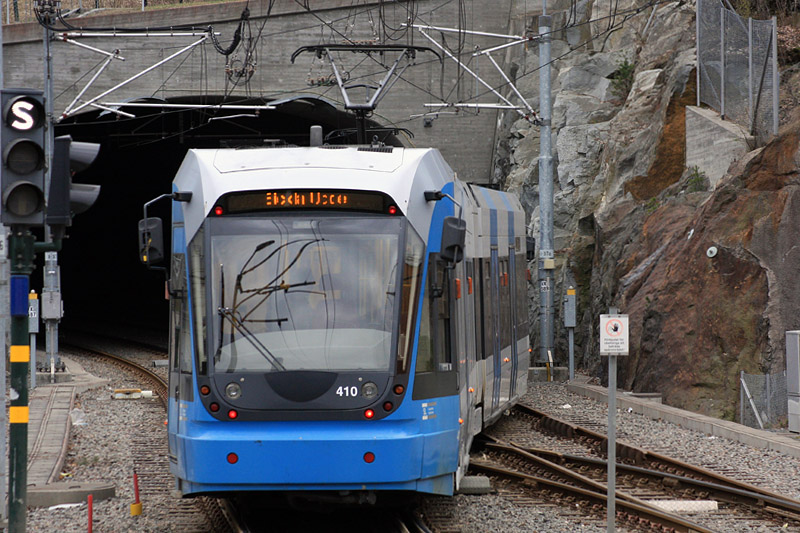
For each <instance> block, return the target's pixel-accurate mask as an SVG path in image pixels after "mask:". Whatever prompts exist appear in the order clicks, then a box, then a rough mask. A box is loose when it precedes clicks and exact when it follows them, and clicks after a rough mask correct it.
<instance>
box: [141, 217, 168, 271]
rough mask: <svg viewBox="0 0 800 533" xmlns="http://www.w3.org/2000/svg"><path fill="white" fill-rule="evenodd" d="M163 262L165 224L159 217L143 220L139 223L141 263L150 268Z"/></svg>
mask: <svg viewBox="0 0 800 533" xmlns="http://www.w3.org/2000/svg"><path fill="white" fill-rule="evenodd" d="M163 260H164V229H163V222H161V219H160V218H157V217H149V218H143V219H142V220H140V221H139V261H141V262H142V263H143V264H145V265H147V266H148V267H149V266H150V265H156V264H158V263H160V262H161V261H163Z"/></svg>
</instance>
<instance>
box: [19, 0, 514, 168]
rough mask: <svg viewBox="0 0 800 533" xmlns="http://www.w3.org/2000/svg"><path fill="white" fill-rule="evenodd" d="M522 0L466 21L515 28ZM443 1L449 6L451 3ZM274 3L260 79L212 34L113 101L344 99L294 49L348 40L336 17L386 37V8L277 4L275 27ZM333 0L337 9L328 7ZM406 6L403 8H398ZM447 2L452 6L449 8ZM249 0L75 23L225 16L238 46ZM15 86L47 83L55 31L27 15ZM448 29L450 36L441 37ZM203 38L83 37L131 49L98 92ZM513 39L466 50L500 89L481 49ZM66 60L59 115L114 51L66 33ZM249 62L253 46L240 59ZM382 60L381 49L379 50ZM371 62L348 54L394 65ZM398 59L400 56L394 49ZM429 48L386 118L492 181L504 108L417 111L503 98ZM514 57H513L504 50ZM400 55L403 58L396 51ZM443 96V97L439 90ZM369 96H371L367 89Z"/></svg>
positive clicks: (397, 89) (430, 6) (484, 6)
mask: <svg viewBox="0 0 800 533" xmlns="http://www.w3.org/2000/svg"><path fill="white" fill-rule="evenodd" d="M512 1H513V0H499V1H496V2H473V3H470V4H469V6H470V7H471V10H470V12H469V14H468V15H467V19H466V25H467V27H468V28H469V29H474V30H477V31H484V32H500V33H504V32H506V31H507V29H508V26H509V19H510V17H511V16H512V12H511V5H512ZM442 4H445V5H443V6H442ZM266 5H267V2H258V3H255V4H252V3H251V4H250V25H249V28H250V32H251V34H250V35H251V36H252V37H256V36H257V34H258V33H259V30H260V29H261V26H262V24H263V25H264V26H263V31H262V35H261V38H260V40H259V41H258V45H257V46H256V47H255V52H256V54H257V57H256V60H257V62H256V69H255V73H254V75H253V76H252V78H251V79H250V82H249V84H247V85H244V84H240V85H239V86H238V87H234V86H232V85H231V84H230V83H228V80H227V77H226V74H225V67H226V65H225V58H224V56H222V55H220V54H219V53H217V52H216V51H215V49H214V47H213V46H212V45H211V43H205V44H203V45H200V46H199V47H197V48H196V49H195V50H194V51H193V52H191V53H189V54H184V55H182V56H180V57H178V58H176V59H174V60H172V61H171V62H169V63H167V64H165V65H163V66H161V67H158V68H156V69H155V70H153V71H152V72H150V73H149V74H147V75H146V76H144V77H142V78H140V79H139V80H137V81H135V82H134V83H132V84H131V85H128V86H126V87H123V88H122V89H120V90H118V91H116V92H114V93H112V94H111V95H109V96H108V97H106V98H103V99H102V101H105V102H119V101H122V100H124V99H127V98H134V97H141V96H156V97H174V96H181V95H189V94H204V93H206V94H223V93H226V92H229V93H230V94H231V95H234V96H239V95H241V96H246V95H253V96H263V97H269V98H276V97H277V98H280V97H282V96H289V95H297V94H321V95H324V96H325V97H327V98H329V99H331V100H334V101H337V102H341V100H342V98H341V96H340V94H339V91H338V89H337V88H336V87H335V86H334V87H330V86H328V87H312V86H309V84H308V83H307V80H308V79H309V78H316V77H321V76H327V75H328V74H330V72H331V71H330V68H329V66H328V64H327V62H325V61H323V60H321V59H318V58H316V57H314V55H313V54H302V55H300V56H299V57H298V58H297V60H296V62H295V63H294V64H292V63H291V62H290V56H291V54H292V52H294V51H295V50H296V49H297V48H299V47H301V46H306V45H315V44H320V43H325V42H337V43H338V42H344V37H342V35H341V34H339V33H337V31H333V30H331V29H330V28H329V27H325V26H323V25H322V24H321V21H332V27H333V28H335V29H336V30H338V32H343V33H346V34H347V38H349V39H353V40H369V39H373V38H374V37H375V35H376V32H378V34H380V32H381V28H380V25H379V24H378V16H377V12H376V11H373V13H372V17H369V16H368V15H367V14H366V11H365V10H366V8H368V7H373V8H374V7H375V6H376V5H377V2H373V3H372V4H359V5H354V4H353V2H351V1H350V0H328V1H327V2H314V3H313V5H314V6H316V7H317V10H316V11H314V12H313V13H308V12H306V11H304V10H303V8H302V7H301V6H300V5H298V3H295V2H277V3H276V6H275V8H274V11H273V13H272V15H271V17H270V18H269V20H267V21H266V24H264V20H265V19H264V15H265V14H266V13H265V12H264V11H265V10H266ZM320 5H324V6H326V8H328V9H324V10H321V9H319V7H318V6H320ZM416 5H417V7H418V11H417V16H418V18H417V22H418V23H423V24H433V25H441V26H450V27H456V26H457V25H458V2H451V3H443V2H441V1H440V0H435V1H424V0H423V1H418V2H416ZM398 6H400V7H398ZM398 6H394V7H392V8H391V9H390V8H386V11H387V17H389V18H390V19H391V20H390V22H391V24H392V25H394V26H399V24H400V23H401V22H402V21H404V20H405V17H406V16H407V14H406V11H405V8H403V7H402V6H403V4H399V5H398ZM440 6H441V7H440ZM244 7H245V2H226V3H222V4H212V5H207V6H196V7H187V8H180V9H160V10H149V11H146V12H133V13H129V14H116V15H102V14H101V15H96V16H88V17H84V18H79V19H74V20H72V19H70V20H72V24H74V25H86V26H90V27H95V28H98V27H100V28H114V27H117V28H118V27H139V28H140V27H151V28H152V27H159V26H168V25H179V24H196V25H197V26H198V27H199V28H205V27H207V26H208V25H209V24H213V27H214V30H215V31H218V32H221V35H220V36H219V40H220V43H221V44H222V46H223V47H226V46H227V45H228V44H229V43H230V41H231V39H232V36H233V33H234V30H235V28H236V26H237V24H238V20H239V17H240V15H241V12H242V10H243V8H244ZM3 32H4V36H3V37H4V43H3V44H4V47H3V51H4V55H5V85H6V87H42V86H43V71H44V62H43V57H42V56H43V53H42V51H43V45H42V36H43V33H44V31H43V29H42V27H40V26H39V25H38V24H16V25H11V26H5V27H4V29H3ZM396 37H398V38H400V40H398V41H397V42H398V43H405V42H406V37H405V36H404V35H401V34H399V33H398V34H396ZM436 38H437V39H438V38H439V35H438V34H437V35H436ZM446 38H447V42H448V44H449V45H450V46H451V47H455V46H456V42H457V35H456V34H449V35H447V37H446ZM197 39H198V38H197V37H164V36H150V37H125V36H120V37H113V38H110V37H91V38H90V37H84V38H80V39H79V41H80V42H82V43H85V44H88V45H90V46H93V47H96V48H100V49H102V50H114V49H119V50H120V54H121V55H122V56H123V57H124V58H125V61H113V62H112V65H111V66H110V67H109V68H108V69H107V70H106V71H105V72H104V73H103V74H101V75H100V77H99V78H98V80H97V82H95V84H94V86H93V88H92V89H90V90H89V91H88V92H87V93H86V96H87V97H88V96H94V95H97V94H100V93H101V92H103V91H105V90H107V89H109V88H111V87H113V86H115V85H116V84H118V83H120V82H122V81H123V80H125V79H127V78H128V77H130V76H133V75H134V74H136V73H137V72H140V71H141V70H143V69H145V68H147V67H148V66H150V65H152V64H153V63H155V62H157V61H159V60H161V59H163V58H165V57H167V56H169V55H170V54H172V53H173V52H175V51H177V50H179V49H180V48H182V47H184V46H186V45H188V44H190V43H191V42H193V41H195V40H197ZM500 42H502V41H497V40H491V39H483V40H480V41H479V40H478V38H474V37H467V38H466V42H465V47H464V50H465V51H466V52H467V54H465V56H464V61H465V62H467V61H471V66H472V67H473V68H475V67H477V69H478V70H479V71H480V74H481V75H482V76H483V75H485V76H486V77H487V80H488V81H489V83H490V84H491V85H493V86H496V85H499V84H500V83H501V82H502V80H501V78H500V77H499V75H497V74H494V73H492V72H491V71H492V68H493V67H492V66H491V64H490V63H489V62H488V61H487V60H485V59H482V60H480V61H477V64H476V60H471V57H470V54H469V52H470V51H471V50H472V49H473V48H474V47H475V46H476V45H482V46H484V47H486V46H490V45H495V44H499V43H500ZM413 44H415V45H425V46H428V45H429V43H428V42H427V41H426V40H425V39H424V38H423V37H422V36H421V35H420V34H419V33H416V32H415V34H414V35H413ZM52 55H53V61H54V85H55V100H54V103H55V106H54V110H55V113H56V115H60V114H61V112H63V110H64V109H65V108H66V106H67V105H68V104H69V103H70V102H71V101H72V100H73V98H74V97H75V96H76V95H77V94H78V93H79V91H80V90H81V89H82V88H83V86H84V85H85V83H86V82H87V81H88V80H89V79H90V78H91V76H92V74H93V72H94V69H95V68H96V66H97V65H98V64H99V63H100V62H101V61H102V60H103V56H102V55H100V54H97V53H95V52H92V51H89V50H86V49H83V48H79V47H77V46H73V45H70V44H67V43H64V42H61V41H55V42H53V45H52ZM231 58H232V59H236V60H241V59H242V53H241V51H239V52H238V53H237V54H234V55H233V56H231ZM376 58H377V56H376ZM364 59H365V56H364V55H363V54H351V53H342V54H339V55H338V56H337V60H338V61H341V66H342V67H343V68H344V69H345V70H348V71H350V72H351V79H352V80H353V81H355V79H356V78H359V77H360V76H363V75H365V74H370V76H369V78H367V79H361V78H359V79H358V81H356V83H364V82H367V81H368V82H370V83H375V81H377V80H378V79H380V78H381V77H382V76H383V73H384V72H385V70H384V69H383V67H382V66H381V65H380V64H378V62H377V61H373V60H371V59H366V60H365V61H364ZM387 59H389V58H387ZM433 59H434V56H433V55H432V54H429V53H420V54H418V56H417V61H416V63H417V65H415V66H411V67H409V69H408V70H407V71H406V72H405V74H404V76H403V77H404V80H400V81H398V82H397V84H396V85H395V86H394V87H393V88H392V90H391V91H390V92H389V93H388V94H387V96H386V97H385V98H384V99H383V100H382V101H381V103H380V104H379V106H378V109H377V112H376V113H375V118H376V119H377V120H378V121H379V122H382V123H385V124H396V125H397V126H400V127H403V128H408V129H410V130H411V131H412V132H413V133H414V135H415V137H414V138H413V139H412V140H411V142H410V144H412V145H414V146H420V147H427V146H435V147H438V148H440V150H441V151H442V153H443V154H444V156H445V158H446V159H447V160H448V162H449V163H450V165H451V166H453V168H454V169H455V170H456V171H457V172H458V174H459V177H461V178H462V179H465V180H468V181H477V182H485V181H488V179H489V175H490V169H491V159H492V152H493V146H494V144H495V143H494V136H495V129H496V123H497V112H496V111H494V110H483V111H481V112H480V113H477V114H476V113H475V112H474V111H462V112H459V113H458V114H457V115H454V114H445V113H442V114H440V115H439V116H438V118H436V119H435V120H433V121H432V126H431V127H427V128H426V127H423V119H422V118H412V116H413V115H415V114H421V113H425V112H426V111H430V108H426V107H424V105H423V104H425V103H431V102H437V101H441V100H440V98H441V97H442V96H443V97H444V98H445V99H446V100H447V101H450V102H454V101H458V100H465V101H467V100H468V101H472V102H496V101H497V99H496V97H494V96H493V95H491V94H489V95H485V96H482V97H479V98H474V97H475V95H476V94H480V93H484V92H486V89H485V88H484V87H482V86H479V85H477V84H476V83H475V82H474V81H473V80H472V79H471V78H470V77H469V76H466V77H464V78H463V83H462V84H461V89H460V92H459V91H457V90H456V89H455V83H456V80H457V78H458V74H459V72H458V70H457V69H456V68H455V64H454V63H453V62H452V61H451V60H447V59H446V60H445V65H444V69H443V68H442V66H441V65H440V63H439V62H438V61H436V60H433ZM497 59H498V60H502V55H500V56H498V57H497ZM391 60H393V58H391ZM429 93H432V94H429ZM355 94H357V95H359V96H360V95H361V94H363V93H355Z"/></svg>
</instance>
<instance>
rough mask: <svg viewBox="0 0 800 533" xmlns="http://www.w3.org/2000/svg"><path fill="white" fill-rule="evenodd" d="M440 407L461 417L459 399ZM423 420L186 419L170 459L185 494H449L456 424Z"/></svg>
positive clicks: (444, 414) (451, 416)
mask: <svg viewBox="0 0 800 533" xmlns="http://www.w3.org/2000/svg"><path fill="white" fill-rule="evenodd" d="M409 403H412V405H413V404H416V403H420V402H409ZM201 408H202V406H201ZM437 408H438V409H439V410H440V411H439V416H442V417H444V418H445V419H450V420H454V421H456V420H457V419H458V397H457V396H455V397H448V398H437ZM420 409H421V408H420ZM402 410H405V409H402ZM395 414H396V415H399V414H400V413H395ZM448 415H449V416H448ZM440 422H441V420H440ZM424 424H425V421H424V420H423V421H420V420H419V417H417V419H408V418H406V419H401V418H399V417H397V418H396V419H394V418H387V419H383V420H375V421H369V420H367V421H363V422H362V421H352V422H342V421H335V422H327V421H326V422H304V421H289V422H287V421H281V422H232V423H231V424H225V423H222V424H221V423H220V422H218V421H208V422H187V423H186V427H185V430H184V431H182V432H181V434H180V435H178V436H177V446H178V448H179V453H178V456H179V457H180V462H179V463H178V464H174V463H173V465H172V473H173V474H174V475H175V476H176V477H177V478H178V485H179V487H178V488H179V490H181V492H182V493H183V494H184V495H199V494H207V493H225V492H251V491H414V492H426V493H436V494H448V495H449V494H452V493H453V474H454V472H455V470H456V468H457V463H458V457H457V450H458V438H459V429H458V424H457V422H456V423H455V424H454V425H453V427H450V428H447V429H444V430H440V431H436V432H431V433H426V432H423V428H422V427H421V426H423V425H424ZM234 427H235V431H231V429H232V428H234ZM437 429H438V428H437ZM230 453H235V454H236V456H237V457H238V460H237V461H236V463H234V464H231V463H230V462H229V461H228V454H230ZM367 453H371V454H372V455H373V456H374V460H372V462H369V463H368V462H367V461H366V460H365V454H367Z"/></svg>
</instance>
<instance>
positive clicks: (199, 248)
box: [187, 228, 208, 375]
mask: <svg viewBox="0 0 800 533" xmlns="http://www.w3.org/2000/svg"><path fill="white" fill-rule="evenodd" d="M205 246H206V243H205V236H204V231H203V228H200V230H199V231H198V232H197V234H196V235H195V236H194V238H193V239H192V242H191V243H190V244H189V280H190V283H191V287H192V308H191V311H192V316H193V318H194V349H195V353H196V355H197V369H198V372H199V373H200V374H203V375H205V374H207V373H208V356H207V355H206V344H205V339H206V298H205V294H206V293H205V286H206V272H205V253H204V250H205ZM187 323H188V321H187ZM190 366H191V365H190Z"/></svg>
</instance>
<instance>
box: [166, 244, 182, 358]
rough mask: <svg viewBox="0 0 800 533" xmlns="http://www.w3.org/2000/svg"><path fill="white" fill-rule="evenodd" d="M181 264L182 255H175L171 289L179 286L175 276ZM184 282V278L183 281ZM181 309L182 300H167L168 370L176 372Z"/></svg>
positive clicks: (180, 340) (172, 298) (180, 337)
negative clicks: (168, 324) (168, 326)
mask: <svg viewBox="0 0 800 533" xmlns="http://www.w3.org/2000/svg"><path fill="white" fill-rule="evenodd" d="M179 263H183V254H175V255H173V256H172V280H171V282H172V284H173V287H176V286H177V285H178V284H180V281H181V280H180V279H179V278H178V276H177V275H176V272H177V270H178V264H179ZM183 281H184V282H185V276H184V280H183ZM183 307H184V301H183V298H180V297H177V296H170V299H169V322H170V328H169V357H170V362H169V365H170V368H171V369H172V370H176V371H177V370H178V368H179V363H180V358H181V351H180V350H181V342H182V340H183V337H182V330H183V329H184V328H183Z"/></svg>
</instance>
